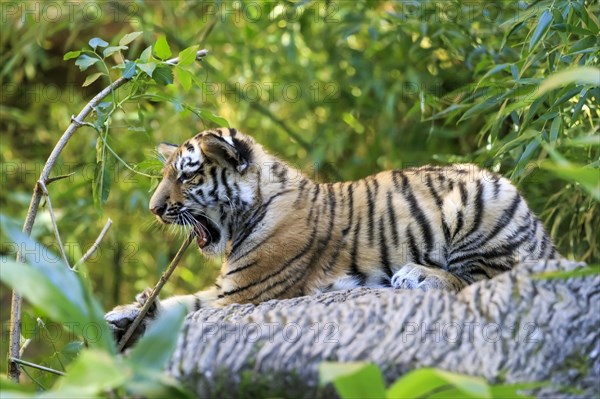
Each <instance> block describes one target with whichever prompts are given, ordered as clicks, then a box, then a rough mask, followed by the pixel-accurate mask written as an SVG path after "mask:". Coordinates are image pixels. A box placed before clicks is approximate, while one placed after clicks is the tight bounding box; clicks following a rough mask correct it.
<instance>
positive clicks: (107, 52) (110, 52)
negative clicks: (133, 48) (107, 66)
mask: <svg viewBox="0 0 600 399" xmlns="http://www.w3.org/2000/svg"><path fill="white" fill-rule="evenodd" d="M128 48H129V47H127V46H112V47H107V48H105V49H104V51H103V52H102V55H103V56H104V58H106V57H109V56H111V55H113V54H114V53H116V52H118V51H121V50H127V49H128Z"/></svg>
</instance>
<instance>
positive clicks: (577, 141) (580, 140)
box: [561, 134, 600, 147]
mask: <svg viewBox="0 0 600 399" xmlns="http://www.w3.org/2000/svg"><path fill="white" fill-rule="evenodd" d="M561 145H562V146H565V147H590V146H596V147H597V146H600V135H598V134H594V135H588V136H581V137H575V138H572V139H570V140H565V141H564V142H563V143H562V144H561Z"/></svg>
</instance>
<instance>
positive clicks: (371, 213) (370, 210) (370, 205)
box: [364, 179, 375, 245]
mask: <svg viewBox="0 0 600 399" xmlns="http://www.w3.org/2000/svg"><path fill="white" fill-rule="evenodd" d="M364 182H365V187H366V189H367V214H368V218H369V219H368V221H367V228H368V235H369V245H373V238H374V229H375V226H374V224H375V222H374V220H373V219H374V217H375V203H374V201H373V193H371V189H370V188H369V180H368V179H365V180H364Z"/></svg>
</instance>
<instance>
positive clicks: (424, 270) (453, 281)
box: [391, 263, 465, 292]
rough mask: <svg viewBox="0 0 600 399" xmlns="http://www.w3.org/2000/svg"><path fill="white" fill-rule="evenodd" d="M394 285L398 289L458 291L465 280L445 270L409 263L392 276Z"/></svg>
mask: <svg viewBox="0 0 600 399" xmlns="http://www.w3.org/2000/svg"><path fill="white" fill-rule="evenodd" d="M391 283H392V287H394V288H398V289H415V288H417V289H421V290H424V291H427V290H449V291H455V292H458V291H460V290H461V289H462V288H463V287H464V285H465V284H464V282H463V281H462V280H460V279H459V278H457V277H456V276H454V275H453V274H451V273H448V272H447V271H445V270H442V269H438V268H432V267H426V266H422V265H418V264H416V263H408V264H406V265H404V266H402V268H401V269H400V270H398V271H397V272H396V273H395V274H394V275H393V276H392V280H391Z"/></svg>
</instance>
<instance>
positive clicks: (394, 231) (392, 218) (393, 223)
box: [387, 191, 398, 247]
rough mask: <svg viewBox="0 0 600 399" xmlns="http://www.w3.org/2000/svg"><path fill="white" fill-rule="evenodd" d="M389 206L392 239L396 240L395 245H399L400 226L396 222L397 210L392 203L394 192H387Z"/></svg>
mask: <svg viewBox="0 0 600 399" xmlns="http://www.w3.org/2000/svg"><path fill="white" fill-rule="evenodd" d="M387 207H388V215H389V217H390V229H391V230H392V240H393V241H394V247H398V226H397V223H396V212H394V205H393V204H392V192H391V191H388V193H387Z"/></svg>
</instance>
